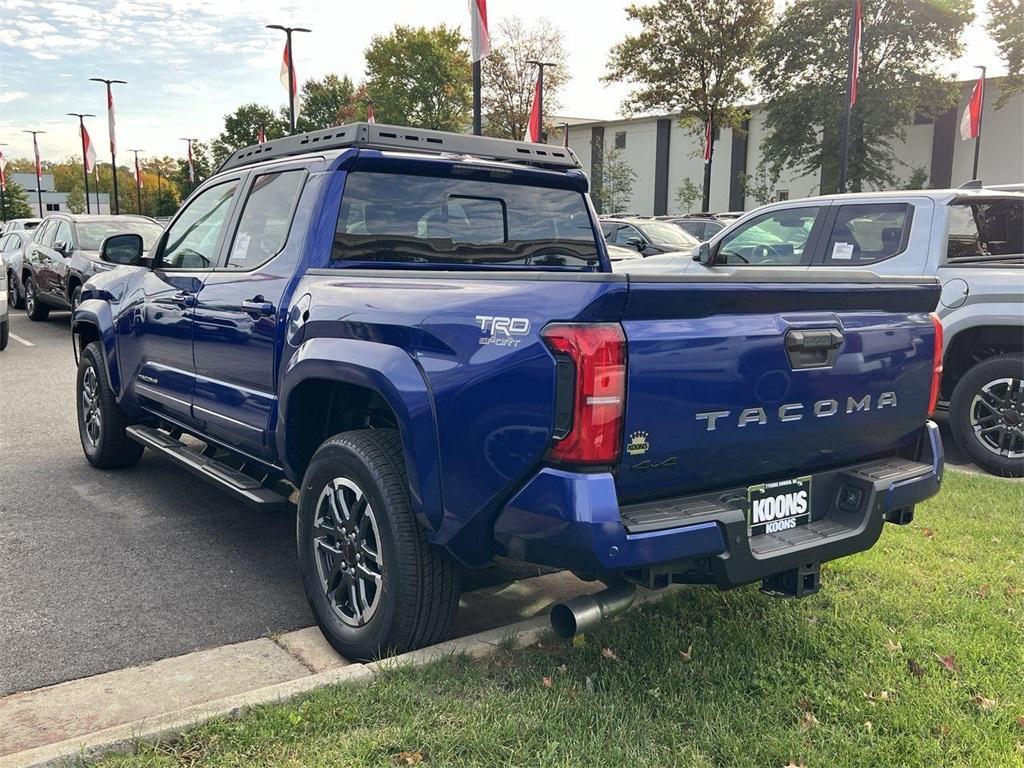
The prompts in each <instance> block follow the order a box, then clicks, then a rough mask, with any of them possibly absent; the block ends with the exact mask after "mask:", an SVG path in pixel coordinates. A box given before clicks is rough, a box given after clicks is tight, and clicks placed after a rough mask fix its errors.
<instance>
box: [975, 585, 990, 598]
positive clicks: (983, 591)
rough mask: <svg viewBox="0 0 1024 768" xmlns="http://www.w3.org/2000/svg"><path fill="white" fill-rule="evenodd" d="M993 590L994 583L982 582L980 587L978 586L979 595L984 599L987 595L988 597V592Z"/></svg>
mask: <svg viewBox="0 0 1024 768" xmlns="http://www.w3.org/2000/svg"><path fill="white" fill-rule="evenodd" d="M991 591H992V585H991V584H982V585H981V586H980V587H978V597H980V598H981V599H982V600H984V599H985V598H986V597H988V593H989V592H991Z"/></svg>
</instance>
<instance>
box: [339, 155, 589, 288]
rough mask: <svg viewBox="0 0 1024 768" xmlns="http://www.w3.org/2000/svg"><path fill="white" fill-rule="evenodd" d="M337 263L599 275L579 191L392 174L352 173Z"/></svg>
mask: <svg viewBox="0 0 1024 768" xmlns="http://www.w3.org/2000/svg"><path fill="white" fill-rule="evenodd" d="M331 257H332V259H333V260H335V261H359V262H385V263H406V264H416V263H419V264H439V265H454V264H488V265H494V266H517V267H538V268H562V269H566V268H567V269H576V270H593V269H595V268H596V267H597V265H598V253H597V245H596V242H595V239H594V233H593V229H592V227H591V220H590V215H589V213H588V209H587V206H586V202H585V199H584V197H583V195H582V194H580V193H579V192H574V191H571V190H565V189H549V188H546V187H530V186H524V185H519V184H502V183H496V182H487V181H476V180H471V179H453V178H439V177H433V176H412V175H401V174H388V173H366V172H354V173H351V174H350V175H349V177H348V179H347V180H346V182H345V192H344V196H343V199H342V202H341V208H340V210H339V212H338V222H337V227H336V229H335V235H334V247H333V250H332V256H331Z"/></svg>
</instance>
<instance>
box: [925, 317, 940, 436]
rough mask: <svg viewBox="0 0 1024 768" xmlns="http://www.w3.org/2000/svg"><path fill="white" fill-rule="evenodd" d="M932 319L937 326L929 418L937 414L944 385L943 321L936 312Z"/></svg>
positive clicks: (929, 398) (929, 397) (929, 399)
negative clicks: (942, 385) (941, 389)
mask: <svg viewBox="0 0 1024 768" xmlns="http://www.w3.org/2000/svg"><path fill="white" fill-rule="evenodd" d="M931 318H932V325H933V326H935V351H934V352H933V353H932V391H931V394H930V395H929V396H928V415H929V416H931V415H932V414H933V413H935V407H936V406H937V405H938V404H939V387H940V386H941V384H942V320H940V319H939V316H938V315H937V314H935V313H934V312H932V313H931Z"/></svg>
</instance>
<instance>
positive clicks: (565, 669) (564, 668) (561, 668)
mask: <svg viewBox="0 0 1024 768" xmlns="http://www.w3.org/2000/svg"><path fill="white" fill-rule="evenodd" d="M558 671H559V672H561V673H562V674H563V675H564V674H565V673H566V672H568V671H569V667H568V666H567V665H566V664H559V665H558Z"/></svg>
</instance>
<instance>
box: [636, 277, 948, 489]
mask: <svg viewBox="0 0 1024 768" xmlns="http://www.w3.org/2000/svg"><path fill="white" fill-rule="evenodd" d="M812 274H813V277H812V276H811V275H812ZM938 297H939V286H938V282H937V281H935V280H933V279H932V278H917V277H914V278H901V277H896V278H893V277H878V276H876V275H874V274H872V273H869V272H867V273H866V272H856V273H853V272H839V271H828V272H825V271H824V270H814V272H813V273H812V272H808V271H807V270H788V269H779V268H769V267H765V268H760V269H750V270H737V271H734V272H733V273H732V274H731V275H729V276H725V277H724V279H722V278H719V277H718V276H715V275H708V276H686V275H684V276H672V277H668V276H657V277H654V276H651V277H643V276H641V277H639V278H636V277H633V276H631V277H630V284H629V296H628V300H627V303H626V307H625V311H624V315H623V319H622V326H623V329H624V331H625V335H626V340H627V347H628V358H627V386H626V409H625V422H624V434H623V440H624V443H625V445H624V449H623V451H622V458H621V462H620V466H619V471H618V474H617V480H616V483H617V490H618V493H619V497H620V499H621V500H622V501H624V502H629V501H637V500H643V499H652V498H662V497H667V496H672V495H681V494H686V493H695V492H699V491H704V490H714V489H718V488H728V487H734V486H736V485H738V484H739V485H742V484H752V483H757V482H762V481H772V480H785V479H789V478H795V477H798V476H800V475H802V474H804V473H806V472H810V471H813V470H820V469H825V468H830V467H836V466H840V465H843V464H848V463H852V462H856V461H860V460H863V459H867V458H871V457H875V456H883V455H892V454H893V453H894V452H895V450H896V449H897V448H899V447H903V446H907V445H908V444H909V443H911V442H913V441H914V440H915V439H916V438H917V436H918V435H919V434H920V430H921V426H922V424H923V423H924V421H925V419H926V418H927V410H928V398H929V393H930V387H931V378H932V369H933V364H934V362H933V354H934V335H935V328H934V326H933V324H932V322H931V319H930V318H929V315H928V313H929V312H930V311H932V310H933V309H934V308H935V305H936V303H937V301H938Z"/></svg>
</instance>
